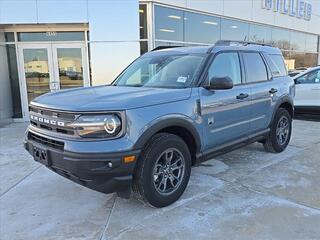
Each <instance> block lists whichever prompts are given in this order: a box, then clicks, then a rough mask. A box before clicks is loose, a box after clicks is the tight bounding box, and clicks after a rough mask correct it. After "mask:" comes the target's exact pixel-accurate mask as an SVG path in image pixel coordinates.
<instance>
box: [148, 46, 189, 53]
mask: <svg viewBox="0 0 320 240" xmlns="http://www.w3.org/2000/svg"><path fill="white" fill-rule="evenodd" d="M177 47H183V46H159V47H156V48H154V49H152V50H151V52H153V51H158V50H162V49H167V48H177Z"/></svg>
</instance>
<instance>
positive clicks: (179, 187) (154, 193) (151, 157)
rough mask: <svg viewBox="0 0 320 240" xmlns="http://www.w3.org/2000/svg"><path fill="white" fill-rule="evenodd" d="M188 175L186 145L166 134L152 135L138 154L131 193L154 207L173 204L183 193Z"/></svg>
mask: <svg viewBox="0 0 320 240" xmlns="http://www.w3.org/2000/svg"><path fill="white" fill-rule="evenodd" d="M190 172H191V156H190V152H189V149H188V146H187V145H186V143H185V142H184V141H183V140H182V139H181V138H180V137H178V136H176V135H173V134H169V133H159V134H156V135H155V136H154V137H152V139H151V140H150V141H149V144H147V146H146V147H145V149H144V150H143V152H142V156H141V158H140V159H139V161H138V165H137V169H136V172H135V175H134V183H133V191H134V192H135V193H136V195H137V196H138V198H139V199H140V200H142V201H144V202H146V203H149V204H151V205H152V206H154V207H165V206H168V205H170V204H171V203H173V202H175V201H176V200H178V199H179V198H180V196H181V195H182V193H183V192H184V190H185V188H186V186H187V184H188V181H189V178H190Z"/></svg>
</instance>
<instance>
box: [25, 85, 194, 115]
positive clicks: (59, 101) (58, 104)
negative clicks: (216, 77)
mask: <svg viewBox="0 0 320 240" xmlns="http://www.w3.org/2000/svg"><path fill="white" fill-rule="evenodd" d="M190 94H191V88H183V89H165V88H149V87H118V86H97V87H83V88H74V89H69V90H62V91H58V92H52V93H47V94H44V95H42V96H40V97H37V98H35V99H34V100H33V101H32V102H31V104H32V105H34V106H39V107H44V108H51V109H58V110H65V111H108V110H125V109H132V108H140V107H145V106H151V105H156V104H163V103H168V102H174V101H180V100H184V99H187V98H189V97H190Z"/></svg>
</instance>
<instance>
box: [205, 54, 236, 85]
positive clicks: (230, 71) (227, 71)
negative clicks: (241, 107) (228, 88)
mask: <svg viewBox="0 0 320 240" xmlns="http://www.w3.org/2000/svg"><path fill="white" fill-rule="evenodd" d="M226 76H227V77H230V78H231V80H232V81H233V84H240V83H241V69H240V61H239V56H238V53H236V52H230V53H220V54H218V55H217V56H216V57H215V58H214V60H213V62H212V64H211V66H210V68H209V70H208V79H211V78H213V77H226Z"/></svg>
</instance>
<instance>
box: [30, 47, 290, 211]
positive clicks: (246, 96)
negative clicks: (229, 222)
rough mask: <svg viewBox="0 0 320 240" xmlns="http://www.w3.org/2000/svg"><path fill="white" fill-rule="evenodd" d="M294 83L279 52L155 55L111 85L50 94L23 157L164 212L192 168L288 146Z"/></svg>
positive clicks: (34, 116)
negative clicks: (241, 151) (246, 149)
mask: <svg viewBox="0 0 320 240" xmlns="http://www.w3.org/2000/svg"><path fill="white" fill-rule="evenodd" d="M293 95H294V82H293V80H292V79H291V78H290V77H288V76H287V70H286V67H285V64H284V61H283V57H282V55H281V51H280V50H279V49H277V48H274V47H271V46H266V45H263V44H253V43H249V42H232V41H219V42H217V43H216V44H215V45H214V46H211V47H210V46H205V47H176V48H167V49H155V50H154V51H151V52H148V53H146V54H144V55H143V56H141V57H139V58H138V59H137V60H135V61H134V62H133V63H132V64H131V65H130V66H129V67H128V68H126V69H125V70H124V71H123V72H122V73H121V74H120V75H119V76H118V77H117V78H116V79H115V81H114V82H113V83H112V84H111V85H110V86H97V87H84V88H77V89H71V90H64V91H59V92H54V93H48V94H45V95H42V96H40V97H38V98H36V99H35V100H34V101H32V102H31V104H30V125H29V127H28V129H27V131H26V137H25V141H24V145H25V148H26V149H27V150H28V151H29V152H30V154H31V155H32V156H33V157H34V159H35V160H36V161H38V162H40V163H42V164H44V165H45V166H47V167H48V168H50V169H51V170H53V171H54V172H56V173H58V174H60V175H62V176H64V177H66V178H68V179H70V180H72V181H74V182H77V183H79V184H81V185H84V186H86V187H88V188H91V189H94V190H97V191H100V192H104V193H111V192H117V193H118V195H119V196H122V197H129V196H130V194H131V192H132V191H131V190H133V193H134V194H135V195H136V196H138V197H139V198H140V199H141V200H143V201H144V202H147V203H149V204H151V205H153V206H155V207H164V206H167V205H169V204H171V203H173V202H174V201H176V200H177V199H178V198H179V197H180V196H181V195H182V193H183V192H184V190H185V188H186V186H187V184H188V181H189V177H190V172H191V166H193V165H195V164H198V163H200V162H202V161H205V160H208V159H210V158H212V157H213V156H216V155H218V154H221V153H225V152H228V151H231V150H233V149H235V148H238V147H241V146H244V145H246V144H249V143H253V142H256V141H259V142H260V143H262V144H263V145H264V147H265V149H266V150H267V151H269V152H281V151H283V150H284V149H285V148H286V147H287V145H288V143H289V140H290V136H291V128H292V125H291V122H292V115H293Z"/></svg>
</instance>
